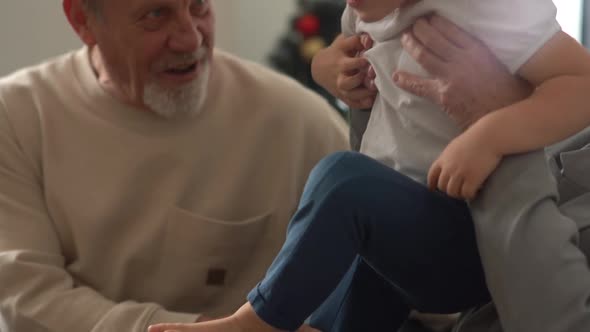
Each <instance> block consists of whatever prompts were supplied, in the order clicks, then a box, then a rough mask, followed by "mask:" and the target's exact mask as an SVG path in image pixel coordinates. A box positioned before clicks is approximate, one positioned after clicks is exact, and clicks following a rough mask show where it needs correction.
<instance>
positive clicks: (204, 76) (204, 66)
mask: <svg viewBox="0 0 590 332" xmlns="http://www.w3.org/2000/svg"><path fill="white" fill-rule="evenodd" d="M200 70H201V73H200V74H199V76H198V77H197V78H196V79H195V80H194V81H192V82H190V83H187V84H186V85H184V86H182V87H178V88H173V89H165V88H163V87H161V86H159V85H158V84H157V83H156V82H150V83H148V84H147V85H146V86H145V89H144V92H143V102H144V104H145V105H146V106H147V107H149V108H150V109H151V110H152V111H153V112H154V113H156V114H157V115H159V116H161V117H163V118H166V119H171V118H174V117H178V116H196V115H198V114H199V113H201V111H202V110H203V105H204V104H205V99H206V98H207V90H208V86H209V71H210V65H209V61H203V62H202V63H201V68H200Z"/></svg>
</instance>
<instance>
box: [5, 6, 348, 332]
mask: <svg viewBox="0 0 590 332" xmlns="http://www.w3.org/2000/svg"><path fill="white" fill-rule="evenodd" d="M63 4H64V9H65V13H66V15H67V18H68V20H69V22H70V23H71V25H72V26H73V28H74V29H75V31H76V32H77V34H78V35H79V36H80V38H81V40H82V41H83V42H84V43H85V44H86V47H84V48H83V49H81V50H78V51H75V52H72V53H68V54H65V55H63V56H61V57H59V58H57V59H55V60H51V61H49V62H46V63H44V64H42V65H40V66H37V67H33V68H27V69H24V70H22V71H19V72H17V73H15V74H13V75H11V76H9V77H6V78H3V79H1V80H0V285H1V286H0V330H1V331H5V332H42V331H43V332H48V331H52V332H83V331H88V332H89V331H93V332H113V331H126V332H140V331H145V330H146V328H147V326H148V325H150V324H153V323H158V322H169V321H182V322H194V321H196V320H198V319H205V318H206V317H205V316H202V315H201V313H203V315H207V316H217V315H222V314H225V313H228V312H231V311H233V310H234V309H236V308H237V306H238V305H239V304H241V303H242V302H243V298H244V296H245V294H246V293H247V291H248V290H249V289H250V288H251V287H252V286H253V285H254V283H255V281H256V280H258V279H259V278H260V277H261V276H262V274H263V273H264V271H265V269H266V268H267V266H268V265H269V264H270V262H271V261H272V258H273V257H274V255H275V254H276V252H277V251H278V249H279V248H280V245H281V244H282V242H283V239H284V232H285V228H286V225H287V222H288V220H289V217H290V214H291V212H292V211H293V210H294V209H295V208H296V205H297V201H298V199H299V196H300V194H301V191H302V189H303V185H304V183H305V180H306V178H307V175H308V173H309V171H310V170H311V168H312V167H313V166H314V164H315V163H316V162H317V161H318V160H320V159H321V158H322V157H323V156H324V155H326V154H328V153H330V152H333V151H336V150H342V149H346V148H347V147H348V144H347V142H346V125H345V123H344V122H343V121H342V120H341V119H340V118H339V116H338V114H337V113H336V112H334V111H333V110H332V109H330V108H329V106H328V105H327V103H325V102H324V101H323V100H322V99H321V98H320V97H318V96H316V95H314V94H313V93H311V92H309V91H307V90H305V89H303V88H302V87H300V86H299V85H298V84H297V83H295V82H293V81H292V80H290V79H287V78H285V77H282V76H279V75H277V74H275V73H272V72H270V71H269V70H267V69H265V68H263V67H261V66H258V65H255V64H252V63H248V62H245V61H242V60H240V59H238V58H236V57H234V56H231V55H229V54H226V53H223V52H221V51H217V50H214V28H213V23H214V14H213V8H212V7H211V3H210V1H209V0H204V1H203V0H202V1H198V0H190V1H189V0H166V1H161V0H125V1H120V0H85V1H84V0H65V1H64V2H63Z"/></svg>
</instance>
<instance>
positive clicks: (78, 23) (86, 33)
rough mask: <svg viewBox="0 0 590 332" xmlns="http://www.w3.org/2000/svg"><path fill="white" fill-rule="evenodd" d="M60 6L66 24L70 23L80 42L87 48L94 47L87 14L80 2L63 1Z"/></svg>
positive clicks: (74, 0)
mask: <svg viewBox="0 0 590 332" xmlns="http://www.w3.org/2000/svg"><path fill="white" fill-rule="evenodd" d="M62 6H63V10H64V13H65V14H66V17H67V18H68V22H70V25H71V26H72V28H74V30H75V31H76V34H78V36H79V37H80V39H81V40H82V42H84V44H86V45H88V46H94V45H95V44H96V38H95V36H94V33H93V32H92V29H90V26H89V17H88V13H87V12H86V11H85V9H84V6H83V5H82V1H81V0H63V2H62Z"/></svg>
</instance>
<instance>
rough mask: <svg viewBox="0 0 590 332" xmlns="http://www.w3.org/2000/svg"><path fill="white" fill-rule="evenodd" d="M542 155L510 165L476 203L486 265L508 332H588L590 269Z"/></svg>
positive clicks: (514, 159) (495, 176)
mask: <svg viewBox="0 0 590 332" xmlns="http://www.w3.org/2000/svg"><path fill="white" fill-rule="evenodd" d="M556 197H557V193H556V189H555V183H554V180H553V178H552V175H551V174H550V172H549V170H548V167H547V165H546V163H545V156H544V153H543V152H542V151H538V152H534V153H529V154H525V155H519V156H513V157H508V158H506V159H505V160H504V161H503V162H502V164H501V166H500V167H499V168H498V169H497V170H496V171H495V172H494V174H493V175H492V176H491V177H490V178H489V179H488V183H487V185H486V186H485V188H484V189H483V190H482V191H481V192H480V194H479V196H478V198H477V199H476V200H475V201H473V202H472V205H471V207H472V214H473V218H474V222H475V225H476V231H477V239H478V245H479V249H480V254H481V259H482V262H483V265H484V269H485V271H486V278H487V282H488V286H489V288H490V292H491V294H492V298H493V301H494V303H495V304H496V307H497V310H498V313H499V315H500V320H501V322H502V326H503V327H504V331H505V332H530V331H539V332H579V331H590V304H589V303H590V268H589V267H588V264H587V258H586V256H585V255H584V254H583V253H582V252H581V250H580V249H579V248H578V246H577V244H578V243H577V242H578V228H577V226H576V224H575V222H574V221H573V220H572V219H569V218H567V217H566V216H564V215H563V214H562V213H561V212H560V210H559V209H558V207H557V205H556Z"/></svg>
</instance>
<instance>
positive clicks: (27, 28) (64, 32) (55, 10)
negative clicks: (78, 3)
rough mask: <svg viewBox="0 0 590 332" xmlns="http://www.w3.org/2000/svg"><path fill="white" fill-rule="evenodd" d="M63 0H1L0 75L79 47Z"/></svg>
mask: <svg viewBox="0 0 590 332" xmlns="http://www.w3.org/2000/svg"><path fill="white" fill-rule="evenodd" d="M61 13H62V11H61V1H60V0H0V45H1V49H0V76H3V75H5V74H8V73H9V72H12V71H13V70H15V69H17V68H20V67H22V66H25V65H29V64H34V63H37V62H39V61H41V60H43V59H45V58H47V57H50V56H54V55H57V54H60V53H62V52H63V51H64V50H68V49H72V48H76V47H78V45H80V43H79V42H78V40H77V39H76V37H75V35H74V34H73V32H71V30H70V27H69V25H68V24H67V21H66V19H65V18H63V16H62V14H61Z"/></svg>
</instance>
